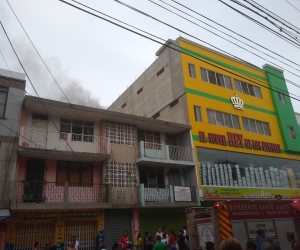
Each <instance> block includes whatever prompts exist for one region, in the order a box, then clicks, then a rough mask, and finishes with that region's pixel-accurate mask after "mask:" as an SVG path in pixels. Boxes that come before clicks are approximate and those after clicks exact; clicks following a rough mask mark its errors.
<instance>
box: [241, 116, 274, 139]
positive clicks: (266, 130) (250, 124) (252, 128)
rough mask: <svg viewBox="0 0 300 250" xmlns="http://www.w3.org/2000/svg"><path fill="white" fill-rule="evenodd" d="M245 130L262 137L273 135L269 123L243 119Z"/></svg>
mask: <svg viewBox="0 0 300 250" xmlns="http://www.w3.org/2000/svg"><path fill="white" fill-rule="evenodd" d="M242 121H243V127H244V130H245V131H247V132H252V133H256V134H261V135H271V131H270V127H269V123H267V122H262V121H257V120H253V119H249V118H246V117H242Z"/></svg>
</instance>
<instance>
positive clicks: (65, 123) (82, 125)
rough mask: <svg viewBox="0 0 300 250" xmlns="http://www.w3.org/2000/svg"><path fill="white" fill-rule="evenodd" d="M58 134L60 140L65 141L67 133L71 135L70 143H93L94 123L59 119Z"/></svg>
mask: <svg viewBox="0 0 300 250" xmlns="http://www.w3.org/2000/svg"><path fill="white" fill-rule="evenodd" d="M60 133H61V139H65V140H66V139H67V133H71V134H72V141H85V142H93V141H94V137H93V135H94V123H93V122H85V121H77V120H68V119H64V118H61V119H60Z"/></svg>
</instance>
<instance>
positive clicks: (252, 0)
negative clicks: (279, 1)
mask: <svg viewBox="0 0 300 250" xmlns="http://www.w3.org/2000/svg"><path fill="white" fill-rule="evenodd" d="M171 1H173V0H171ZM244 1H246V0H244ZM250 1H251V2H252V3H254V4H256V5H257V6H260V7H261V8H263V9H264V10H266V11H267V12H269V13H271V14H272V15H273V16H275V17H277V18H279V19H281V20H282V21H283V22H285V23H287V24H289V25H291V26H293V27H294V28H296V29H298V30H300V28H298V27H297V26H295V25H294V24H292V23H290V22H288V21H287V20H285V19H284V18H282V17H280V16H278V15H277V14H275V13H274V12H272V11H270V10H269V9H267V8H265V7H264V6H262V5H260V4H259V3H257V2H255V1H254V0H250Z"/></svg>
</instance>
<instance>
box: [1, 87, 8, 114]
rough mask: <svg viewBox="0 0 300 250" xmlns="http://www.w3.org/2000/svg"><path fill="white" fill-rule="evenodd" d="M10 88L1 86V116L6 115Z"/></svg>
mask: <svg viewBox="0 0 300 250" xmlns="http://www.w3.org/2000/svg"><path fill="white" fill-rule="evenodd" d="M7 96H8V88H5V87H0V117H4V116H5V109H6V102H7Z"/></svg>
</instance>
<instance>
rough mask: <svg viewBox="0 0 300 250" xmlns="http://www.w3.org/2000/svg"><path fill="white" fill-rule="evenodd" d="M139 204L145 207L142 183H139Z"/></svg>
mask: <svg viewBox="0 0 300 250" xmlns="http://www.w3.org/2000/svg"><path fill="white" fill-rule="evenodd" d="M140 202H141V204H142V207H144V206H145V185H144V183H140Z"/></svg>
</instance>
